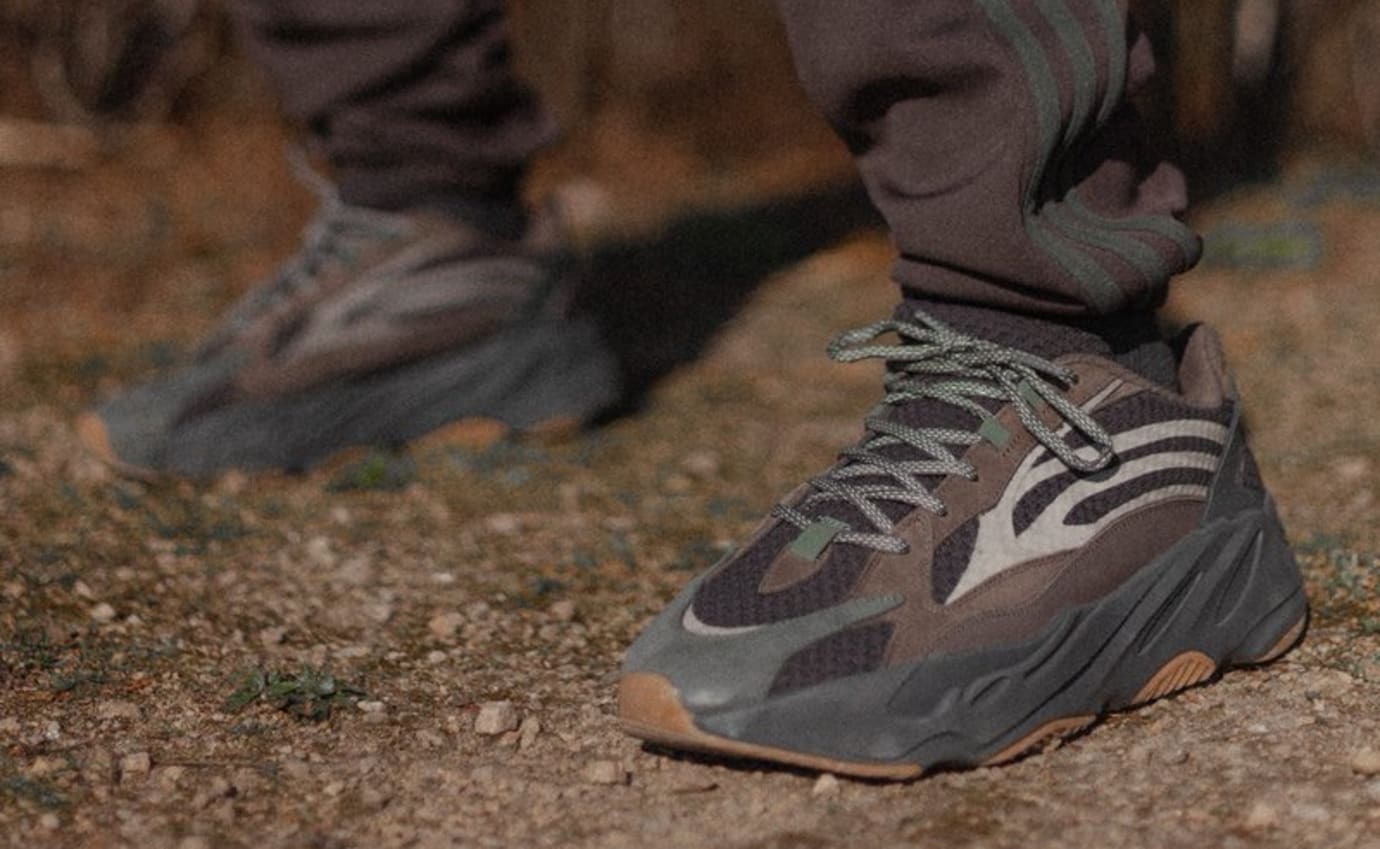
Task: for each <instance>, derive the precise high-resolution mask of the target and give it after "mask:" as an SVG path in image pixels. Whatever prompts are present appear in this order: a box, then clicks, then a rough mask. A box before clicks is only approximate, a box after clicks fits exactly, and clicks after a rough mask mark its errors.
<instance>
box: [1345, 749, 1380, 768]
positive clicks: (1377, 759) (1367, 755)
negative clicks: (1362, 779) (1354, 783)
mask: <svg viewBox="0 0 1380 849" xmlns="http://www.w3.org/2000/svg"><path fill="white" fill-rule="evenodd" d="M1351 771H1352V772H1354V773H1356V774H1357V775H1380V751H1376V750H1375V749H1372V748H1370V747H1369V746H1367V747H1366V748H1364V749H1361V750H1360V751H1358V752H1356V754H1354V755H1352V756H1351Z"/></svg>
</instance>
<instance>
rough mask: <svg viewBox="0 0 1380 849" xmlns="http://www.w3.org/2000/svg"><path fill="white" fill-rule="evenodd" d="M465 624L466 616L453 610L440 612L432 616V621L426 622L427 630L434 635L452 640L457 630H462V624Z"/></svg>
mask: <svg viewBox="0 0 1380 849" xmlns="http://www.w3.org/2000/svg"><path fill="white" fill-rule="evenodd" d="M464 624H465V617H464V616H463V615H462V614H460V613H456V612H455V611H451V612H449V613H438V614H436V615H435V616H433V617H431V621H430V622H428V623H426V627H427V630H428V631H430V632H431V633H432V636H434V637H436V638H437V639H441V640H452V639H454V638H455V632H457V631H459V630H460V626H461V625H464Z"/></svg>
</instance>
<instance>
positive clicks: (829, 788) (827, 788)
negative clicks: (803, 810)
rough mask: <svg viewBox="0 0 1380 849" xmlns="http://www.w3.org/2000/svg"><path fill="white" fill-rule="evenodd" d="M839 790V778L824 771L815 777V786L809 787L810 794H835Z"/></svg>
mask: <svg viewBox="0 0 1380 849" xmlns="http://www.w3.org/2000/svg"><path fill="white" fill-rule="evenodd" d="M838 792H839V780H838V779H837V778H835V777H834V776H833V775H832V774H830V773H827V772H826V773H824V774H822V775H820V777H819V778H816V779H815V786H814V787H813V788H811V789H810V795H811V796H836V795H838Z"/></svg>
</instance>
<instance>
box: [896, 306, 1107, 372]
mask: <svg viewBox="0 0 1380 849" xmlns="http://www.w3.org/2000/svg"><path fill="white" fill-rule="evenodd" d="M915 309H921V310H924V311H925V312H926V313H927V314H929V315H931V316H933V317H934V318H937V319H939V320H940V321H942V322H944V323H945V324H947V325H949V327H952V328H953V329H954V330H957V331H958V332H959V333H965V334H967V335H969V336H975V337H977V338H978V339H982V340H985V341H987V342H993V343H995V344H997V345H1003V346H1005V347H1007V348H1015V349H1016V350H1018V351H1025V352H1027V353H1031V354H1034V355H1035V356H1037V357H1043V358H1044V359H1047V360H1052V359H1055V358H1057V357H1062V356H1063V355H1065V354H1097V355H1099V356H1103V357H1109V356H1111V355H1112V346H1111V345H1110V344H1108V343H1107V340H1106V339H1104V338H1103V337H1102V336H1100V335H1098V334H1097V333H1094V332H1090V331H1088V330H1085V329H1083V328H1081V327H1076V326H1073V325H1070V324H1066V323H1063V322H1059V321H1055V320H1052V319H1048V318H1040V317H1037V316H1030V315H1023V314H1021V313H1014V312H1008V311H1006V310H999V309H992V308H991V307H979V306H973V305H970V304H957V303H949V302H945V301H919V300H907V301H904V302H902V304H901V305H900V306H899V307H898V308H897V310H896V317H897V318H898V319H903V320H904V319H909V318H910V317H911V316H912V312H913V310H915Z"/></svg>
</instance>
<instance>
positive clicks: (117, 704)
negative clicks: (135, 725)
mask: <svg viewBox="0 0 1380 849" xmlns="http://www.w3.org/2000/svg"><path fill="white" fill-rule="evenodd" d="M141 715H142V712H141V711H140V710H139V706H138V705H136V704H134V703H133V702H122V701H109V702H101V703H100V704H99V705H97V706H96V716H98V717H100V718H101V719H106V720H116V719H129V720H137V719H139V717H140V716H141Z"/></svg>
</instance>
